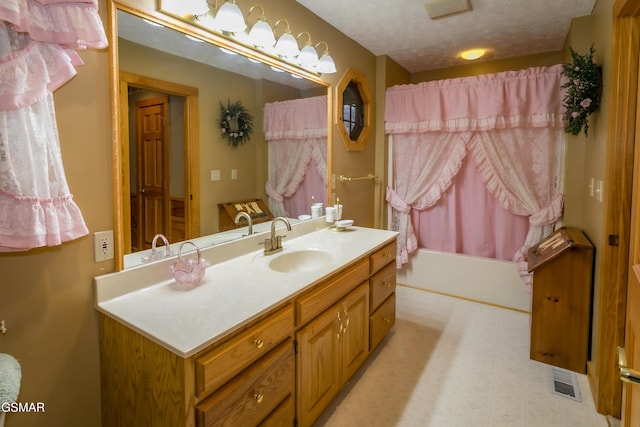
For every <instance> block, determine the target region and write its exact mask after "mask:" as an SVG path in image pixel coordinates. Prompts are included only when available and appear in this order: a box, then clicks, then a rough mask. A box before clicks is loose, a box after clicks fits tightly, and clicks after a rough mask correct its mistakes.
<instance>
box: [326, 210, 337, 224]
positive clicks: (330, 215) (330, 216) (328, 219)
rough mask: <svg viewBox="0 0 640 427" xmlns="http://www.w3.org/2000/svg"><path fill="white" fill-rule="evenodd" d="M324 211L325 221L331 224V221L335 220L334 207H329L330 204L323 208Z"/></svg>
mask: <svg viewBox="0 0 640 427" xmlns="http://www.w3.org/2000/svg"><path fill="white" fill-rule="evenodd" d="M325 213H326V215H327V217H326V219H325V221H326V222H329V223H331V224H333V221H335V220H336V216H335V214H336V208H334V207H331V206H327V208H326V209H325Z"/></svg>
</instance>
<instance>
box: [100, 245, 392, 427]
mask: <svg viewBox="0 0 640 427" xmlns="http://www.w3.org/2000/svg"><path fill="white" fill-rule="evenodd" d="M393 260H395V241H394V242H392V243H390V244H388V245H386V246H384V247H382V248H380V249H378V250H374V251H372V252H370V253H368V254H365V255H363V256H362V257H361V258H360V259H358V260H355V261H354V262H353V263H351V264H350V265H349V266H347V267H345V268H344V269H343V270H341V271H337V272H335V273H334V274H332V275H331V276H329V277H327V278H326V279H323V280H322V281H320V282H318V283H316V284H315V285H313V286H312V287H310V288H309V289H308V290H307V291H305V292H303V293H302V294H300V295H297V296H292V298H291V299H290V300H288V301H283V303H282V304H281V305H279V306H278V307H274V308H273V309H272V310H271V311H269V312H268V313H265V314H264V315H262V316H261V317H259V318H257V319H255V320H254V321H252V322H250V323H249V324H247V325H246V326H245V327H243V328H242V329H240V330H238V331H235V332H233V333H231V334H229V335H228V336H226V337H224V338H221V339H220V340H218V341H217V342H215V343H214V344H212V345H210V346H209V347H207V348H205V349H203V350H201V351H199V352H198V353H196V354H194V355H192V356H190V357H188V358H185V357H180V356H178V355H176V354H175V353H174V352H172V351H170V350H168V349H167V348H165V347H163V346H161V345H159V344H157V343H155V342H154V341H152V340H150V339H148V338H146V337H144V336H143V335H141V334H139V333H138V332H137V331H135V330H134V329H132V328H130V327H128V326H127V325H125V324H123V323H121V322H119V321H118V320H115V319H113V318H111V317H109V316H106V315H105V314H103V313H100V314H99V319H100V351H101V382H102V425H103V426H104V427H110V426H114V427H121V426H154V427H162V426H168V427H176V426H188V427H194V426H197V427H200V426H218V425H220V426H223V425H230V426H254V425H259V426H294V425H299V426H309V425H311V424H312V423H313V422H314V421H315V420H316V419H317V418H318V416H319V415H320V414H321V413H322V411H323V410H324V409H325V408H326V407H327V405H329V403H330V402H331V401H332V400H333V398H334V397H335V396H336V395H337V393H338V392H339V391H340V390H341V389H342V387H343V386H344V385H345V383H346V382H347V381H348V379H349V378H351V376H352V375H353V374H354V373H355V372H356V371H357V370H358V368H359V367H360V366H361V365H362V364H363V362H364V361H365V360H366V359H367V357H368V356H369V354H370V352H371V350H372V349H373V348H375V346H377V345H378V344H379V343H380V341H381V340H382V339H383V338H384V336H385V335H386V334H387V333H388V332H389V330H390V328H391V327H392V326H393V324H394V321H395V286H396V279H395V277H396V272H395V263H393V262H392V261H393Z"/></svg>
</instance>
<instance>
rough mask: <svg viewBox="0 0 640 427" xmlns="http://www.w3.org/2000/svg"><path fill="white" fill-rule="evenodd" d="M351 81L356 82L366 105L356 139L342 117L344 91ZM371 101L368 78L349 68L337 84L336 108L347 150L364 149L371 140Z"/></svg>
mask: <svg viewBox="0 0 640 427" xmlns="http://www.w3.org/2000/svg"><path fill="white" fill-rule="evenodd" d="M351 83H355V84H356V85H357V87H358V91H359V92H360V97H361V98H362V102H363V107H364V111H363V117H364V125H363V127H362V130H361V131H360V135H359V136H358V139H357V140H355V141H354V140H352V139H351V135H349V133H348V132H347V129H346V128H345V126H344V121H343V117H342V114H343V111H344V110H343V104H344V91H345V90H346V89H347V87H348V86H349V84H351ZM371 102H372V101H371V92H370V91H369V86H368V84H367V79H366V78H365V76H364V74H363V73H361V72H359V71H356V70H354V69H352V68H349V69H347V71H346V72H345V73H344V75H343V76H342V78H341V79H340V81H339V82H338V84H337V85H336V108H335V122H336V125H338V133H339V134H340V136H341V137H342V142H344V146H345V148H346V149H347V151H364V149H365V147H366V146H367V142H369V134H370V133H371Z"/></svg>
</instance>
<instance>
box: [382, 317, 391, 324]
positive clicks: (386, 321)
mask: <svg viewBox="0 0 640 427" xmlns="http://www.w3.org/2000/svg"><path fill="white" fill-rule="evenodd" d="M383 319H384V323H389V322H390V321H391V320H390V319H389V317H388V316H384V317H383Z"/></svg>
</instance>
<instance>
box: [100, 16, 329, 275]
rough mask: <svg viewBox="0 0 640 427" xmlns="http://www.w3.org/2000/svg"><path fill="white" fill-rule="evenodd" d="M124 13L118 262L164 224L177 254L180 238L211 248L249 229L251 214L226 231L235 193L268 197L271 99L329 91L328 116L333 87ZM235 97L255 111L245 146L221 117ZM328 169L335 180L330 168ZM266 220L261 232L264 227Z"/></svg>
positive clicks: (134, 255) (139, 254) (137, 257)
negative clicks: (233, 139) (225, 132)
mask: <svg viewBox="0 0 640 427" xmlns="http://www.w3.org/2000/svg"><path fill="white" fill-rule="evenodd" d="M147 18H149V17H148V16H147ZM116 21H117V24H118V27H117V34H118V39H117V54H118V61H117V63H118V65H119V70H118V75H119V78H118V79H115V78H113V77H112V81H119V86H120V87H119V89H118V90H117V91H115V90H114V93H115V94H116V96H117V97H119V100H118V108H119V109H120V116H119V117H120V122H119V123H120V126H119V128H120V132H119V134H118V146H119V147H120V148H119V149H118V153H119V155H120V156H121V159H120V161H119V162H118V163H119V164H122V165H125V167H123V168H122V169H121V170H119V171H114V176H115V177H116V178H117V179H116V181H115V182H114V185H115V188H117V189H120V190H121V191H119V192H116V193H117V195H116V208H117V209H118V210H119V212H118V214H117V215H115V217H116V218H121V220H120V222H121V224H119V225H118V226H117V227H116V230H118V229H119V230H120V233H116V234H119V235H120V236H119V237H120V238H118V237H116V245H118V246H120V247H121V248H122V250H121V251H119V253H122V254H123V256H122V258H123V259H117V260H116V269H118V270H119V269H121V268H123V267H124V268H126V267H130V266H134V265H138V264H139V263H140V262H141V260H142V258H143V257H145V256H147V257H148V256H149V252H150V249H149V248H150V247H151V242H152V241H153V239H154V237H155V236H156V235H157V234H160V233H161V234H163V235H165V236H167V237H168V238H169V240H170V242H171V246H172V251H173V253H177V246H176V244H177V243H178V241H181V240H186V239H188V240H191V241H194V242H196V243H197V244H198V245H199V246H201V247H204V246H209V245H212V244H220V243H223V242H226V241H229V240H232V239H236V238H239V237H242V236H244V235H246V234H247V224H246V222H241V223H240V224H239V227H240V228H237V229H233V230H229V231H225V232H222V233H219V231H220V230H222V229H223V228H221V227H220V223H221V221H222V219H221V217H220V215H222V214H221V213H220V212H221V206H222V205H223V204H226V203H229V202H233V201H239V200H255V199H261V200H262V199H263V200H264V201H267V203H268V202H269V200H268V197H267V192H266V190H265V184H266V182H267V180H268V178H269V174H270V170H269V169H270V168H271V167H272V166H269V161H268V150H267V145H268V143H267V142H266V138H265V134H264V132H263V120H264V116H263V109H264V108H265V105H266V104H272V105H278V104H279V103H282V102H295V100H299V99H305V98H318V97H322V98H323V99H324V102H325V106H324V111H325V117H326V111H328V106H327V105H326V102H327V97H326V95H327V93H328V90H327V86H326V85H325V86H323V85H321V84H319V83H318V82H311V81H308V80H306V79H303V78H295V77H293V76H292V75H290V74H289V73H282V72H277V71H274V69H272V67H270V66H267V65H265V64H261V63H253V62H251V61H249V60H248V59H247V58H245V57H242V56H241V55H229V54H226V53H224V52H223V51H222V50H221V49H220V48H218V47H217V46H214V45H211V44H209V43H206V42H199V41H196V40H194V39H193V37H192V38H187V37H185V34H182V33H178V32H177V31H174V30H171V29H168V28H164V27H158V26H151V25H149V24H148V23H147V22H144V21H143V20H142V19H141V18H140V17H138V16H135V15H134V14H132V13H128V12H126V11H123V10H118V11H117V19H116ZM114 44H115V43H112V46H113V45H114ZM228 100H230V101H231V102H235V101H238V100H241V101H242V104H243V105H244V106H246V108H247V110H248V111H249V112H250V113H251V114H252V116H253V119H254V132H253V133H252V136H251V139H250V141H248V142H247V143H245V144H241V145H239V146H238V147H232V146H230V145H229V144H228V143H227V141H226V140H225V139H223V138H222V137H221V134H220V127H219V125H218V119H219V117H220V114H221V110H220V104H221V103H222V104H224V105H226V104H227V101H228ZM124 118H127V120H124ZM114 123H118V121H117V120H115V119H114ZM327 125H328V120H327ZM326 127H327V128H328V126H326ZM327 140H328V138H327ZM324 148H325V153H326V152H327V151H329V152H330V150H326V144H325V147H324ZM325 156H326V154H325ZM316 173H317V172H316ZM323 173H324V174H325V175H324V176H322V179H323V180H324V182H327V179H326V177H327V176H328V174H329V173H330V172H329V170H328V169H327V170H325V171H324V172H323ZM118 177H120V178H118ZM323 190H324V191H322V192H321V193H322V194H314V196H315V198H316V199H317V200H318V201H323V200H326V197H327V194H328V189H327V188H326V186H325V188H324V189H323ZM316 191H317V190H316ZM305 198H308V196H305ZM309 202H310V200H309ZM307 204H309V203H307ZM307 210H308V209H307ZM291 212H292V213H290V216H293V217H296V216H297V212H294V211H293V210H292V211H291ZM305 213H309V212H305ZM260 225H262V224H257V226H254V232H256V231H257V232H261V231H263V230H262V229H261V227H260ZM264 225H266V226H268V223H265V224H264ZM263 228H264V229H265V230H266V227H263ZM173 246H176V248H175V249H174V248H173ZM163 253H164V251H163Z"/></svg>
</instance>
